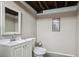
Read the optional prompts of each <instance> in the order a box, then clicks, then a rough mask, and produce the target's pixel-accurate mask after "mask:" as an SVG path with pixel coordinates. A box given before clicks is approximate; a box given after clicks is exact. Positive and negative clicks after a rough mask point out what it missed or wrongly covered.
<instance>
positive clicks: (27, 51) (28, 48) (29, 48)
mask: <svg viewBox="0 0 79 59" xmlns="http://www.w3.org/2000/svg"><path fill="white" fill-rule="evenodd" d="M23 51H24V52H23V54H24V57H32V44H31V43H29V44H27V45H25V46H24V49H23Z"/></svg>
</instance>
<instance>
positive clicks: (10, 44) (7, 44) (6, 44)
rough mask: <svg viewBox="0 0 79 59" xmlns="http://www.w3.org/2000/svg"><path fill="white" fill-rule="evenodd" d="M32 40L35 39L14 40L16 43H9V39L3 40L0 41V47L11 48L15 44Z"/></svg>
mask: <svg viewBox="0 0 79 59" xmlns="http://www.w3.org/2000/svg"><path fill="white" fill-rule="evenodd" d="M33 39H35V38H28V39H22V40H16V41H10V39H3V40H0V45H4V46H9V47H11V46H14V45H17V44H21V43H24V42H28V41H32V40H33Z"/></svg>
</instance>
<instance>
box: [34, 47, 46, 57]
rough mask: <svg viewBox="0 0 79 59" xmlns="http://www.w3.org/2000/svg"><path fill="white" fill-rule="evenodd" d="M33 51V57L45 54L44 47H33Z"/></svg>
mask: <svg viewBox="0 0 79 59" xmlns="http://www.w3.org/2000/svg"><path fill="white" fill-rule="evenodd" d="M33 52H34V56H35V57H43V56H44V54H46V49H45V48H43V47H35V48H34V51H33Z"/></svg>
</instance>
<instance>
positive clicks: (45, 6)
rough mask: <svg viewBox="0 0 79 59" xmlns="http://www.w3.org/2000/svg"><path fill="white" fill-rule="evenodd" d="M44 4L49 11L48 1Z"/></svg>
mask: <svg viewBox="0 0 79 59" xmlns="http://www.w3.org/2000/svg"><path fill="white" fill-rule="evenodd" d="M43 3H44V5H45V7H46V8H47V9H49V7H48V5H47V3H46V1H43Z"/></svg>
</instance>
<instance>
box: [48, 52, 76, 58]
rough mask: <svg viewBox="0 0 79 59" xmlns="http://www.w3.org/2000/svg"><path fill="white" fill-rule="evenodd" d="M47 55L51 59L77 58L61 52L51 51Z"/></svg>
mask: <svg viewBox="0 0 79 59" xmlns="http://www.w3.org/2000/svg"><path fill="white" fill-rule="evenodd" d="M47 55H48V56H49V57H75V55H69V54H64V53H59V52H51V51H47Z"/></svg>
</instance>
